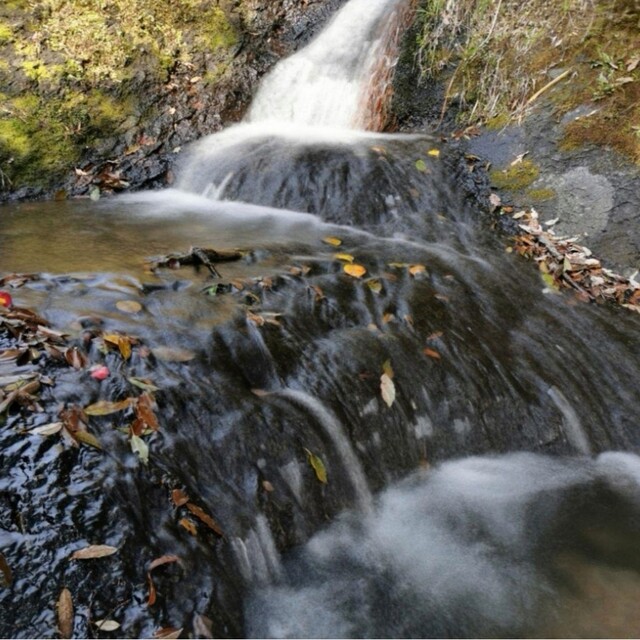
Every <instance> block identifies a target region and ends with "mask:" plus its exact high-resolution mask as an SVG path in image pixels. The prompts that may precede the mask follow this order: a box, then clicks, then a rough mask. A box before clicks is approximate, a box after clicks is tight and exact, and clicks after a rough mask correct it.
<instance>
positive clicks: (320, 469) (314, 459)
mask: <svg viewBox="0 0 640 640" xmlns="http://www.w3.org/2000/svg"><path fill="white" fill-rule="evenodd" d="M305 451H306V452H307V460H308V461H309V464H310V465H311V467H312V468H313V470H314V471H315V474H316V478H318V480H319V481H320V482H322V484H327V483H328V480H327V469H326V467H325V466H324V462H322V460H321V459H320V458H319V457H318V456H317V455H316V454H315V453H311V451H309V449H305Z"/></svg>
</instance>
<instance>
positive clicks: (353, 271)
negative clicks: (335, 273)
mask: <svg viewBox="0 0 640 640" xmlns="http://www.w3.org/2000/svg"><path fill="white" fill-rule="evenodd" d="M342 269H343V270H344V272H345V273H346V274H348V275H350V276H351V277H353V278H362V276H363V275H364V274H365V273H367V270H366V269H365V268H364V267H363V266H362V265H361V264H345V265H344V267H342Z"/></svg>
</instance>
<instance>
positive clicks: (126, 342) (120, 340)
mask: <svg viewBox="0 0 640 640" xmlns="http://www.w3.org/2000/svg"><path fill="white" fill-rule="evenodd" d="M102 339H103V340H104V341H105V342H108V343H109V344H112V345H114V346H116V347H118V350H119V351H120V355H121V356H122V357H123V358H124V359H125V360H128V359H129V358H130V357H131V338H130V337H129V336H123V335H120V334H119V333H105V334H103V335H102Z"/></svg>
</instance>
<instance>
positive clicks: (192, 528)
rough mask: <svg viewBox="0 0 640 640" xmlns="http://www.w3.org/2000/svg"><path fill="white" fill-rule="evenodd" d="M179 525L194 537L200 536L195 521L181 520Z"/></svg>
mask: <svg viewBox="0 0 640 640" xmlns="http://www.w3.org/2000/svg"><path fill="white" fill-rule="evenodd" d="M178 524H179V525H180V526H181V527H182V528H183V529H186V530H187V531H188V532H189V533H190V534H191V535H192V536H196V535H198V529H196V525H195V523H194V522H193V520H190V519H189V518H180V520H179V521H178Z"/></svg>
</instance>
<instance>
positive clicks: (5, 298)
mask: <svg viewBox="0 0 640 640" xmlns="http://www.w3.org/2000/svg"><path fill="white" fill-rule="evenodd" d="M12 306H13V299H12V298H11V296H10V295H9V294H8V293H7V292H6V291H0V307H8V308H11V307H12Z"/></svg>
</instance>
